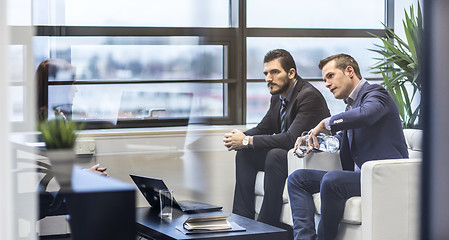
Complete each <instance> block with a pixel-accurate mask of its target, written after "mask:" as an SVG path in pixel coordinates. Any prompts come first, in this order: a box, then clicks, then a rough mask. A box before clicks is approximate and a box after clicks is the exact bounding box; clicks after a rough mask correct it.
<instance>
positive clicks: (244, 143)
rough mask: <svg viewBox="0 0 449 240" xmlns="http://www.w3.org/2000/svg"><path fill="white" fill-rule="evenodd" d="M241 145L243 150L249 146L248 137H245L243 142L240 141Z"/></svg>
mask: <svg viewBox="0 0 449 240" xmlns="http://www.w3.org/2000/svg"><path fill="white" fill-rule="evenodd" d="M242 144H243V146H244V147H245V148H247V147H248V144H249V136H246V137H245V138H244V139H243V140H242Z"/></svg>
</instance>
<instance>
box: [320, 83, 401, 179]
mask: <svg viewBox="0 0 449 240" xmlns="http://www.w3.org/2000/svg"><path fill="white" fill-rule="evenodd" d="M329 125H330V127H331V130H332V131H333V132H337V131H340V130H343V131H342V132H340V134H338V135H336V137H338V138H339V140H340V144H341V146H340V160H341V164H342V167H343V169H344V170H353V169H354V163H356V164H357V166H358V167H360V168H361V167H362V164H363V163H365V162H366V161H370V160H378V159H397V158H408V151H407V145H406V143H405V138H404V133H403V131H402V125H401V120H400V119H399V112H398V108H397V106H396V104H395V102H394V100H393V98H392V97H391V95H390V94H389V93H388V91H387V90H386V89H385V88H384V87H382V86H380V85H379V84H369V83H368V82H366V83H365V84H364V85H363V86H362V89H361V90H360V92H359V94H358V96H357V99H356V100H355V101H354V104H353V107H352V109H350V110H347V111H345V112H343V113H340V114H337V115H334V116H332V117H331V119H330V121H329Z"/></svg>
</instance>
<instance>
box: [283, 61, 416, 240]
mask: <svg viewBox="0 0 449 240" xmlns="http://www.w3.org/2000/svg"><path fill="white" fill-rule="evenodd" d="M319 68H320V69H321V70H322V75H323V79H324V81H325V82H326V87H327V88H329V90H330V91H331V92H332V93H333V94H334V97H335V98H336V99H343V100H344V101H345V103H346V104H347V108H346V111H345V112H343V113H340V114H337V115H333V116H331V117H329V118H326V119H324V120H322V121H321V122H320V123H319V124H318V125H317V126H316V127H315V128H313V129H312V130H310V131H309V134H310V136H311V137H309V149H308V152H310V151H311V150H312V148H313V147H318V146H319V144H318V141H317V138H316V135H317V134H319V133H326V134H330V133H331V132H338V131H340V132H339V133H338V134H337V135H335V136H336V137H337V138H338V139H339V141H340V160H341V164H342V167H343V170H342V171H330V172H324V171H318V170H312V169H299V170H296V171H295V172H294V173H292V174H291V175H290V176H289V177H288V192H289V196H290V205H291V209H292V215H293V227H294V235H295V239H320V240H322V239H335V237H336V235H337V230H338V225H339V223H340V220H341V219H342V217H343V212H344V207H345V203H346V200H347V199H349V198H350V197H353V196H360V169H361V167H362V165H363V163H365V162H367V161H372V160H379V159H399V158H408V151H407V146H406V143H405V139H404V134H403V131H402V126H401V121H400V119H399V112H398V109H397V107H396V104H395V102H394V100H393V98H392V97H391V95H390V94H389V93H388V91H387V90H385V88H383V87H382V86H380V85H378V84H369V83H368V82H367V81H366V80H365V79H363V78H362V76H361V74H360V69H359V66H358V64H357V62H356V61H355V60H354V58H352V57H351V56H349V55H346V54H337V55H333V56H330V57H328V58H326V59H323V60H321V61H320V64H319ZM298 143H299V140H298V142H297V144H298ZM297 144H295V149H296V148H297ZM317 192H320V195H321V220H320V223H319V226H318V233H316V232H315V224H314V209H315V207H314V203H313V199H312V194H314V193H317Z"/></svg>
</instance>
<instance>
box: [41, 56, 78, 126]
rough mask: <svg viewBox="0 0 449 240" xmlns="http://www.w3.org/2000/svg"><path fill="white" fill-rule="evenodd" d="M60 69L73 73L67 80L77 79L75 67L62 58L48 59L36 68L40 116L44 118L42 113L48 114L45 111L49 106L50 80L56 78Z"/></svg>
mask: <svg viewBox="0 0 449 240" xmlns="http://www.w3.org/2000/svg"><path fill="white" fill-rule="evenodd" d="M60 71H69V73H73V75H71V76H69V78H68V79H67V80H73V81H75V75H74V74H75V69H74V67H72V65H70V63H68V62H67V61H65V60H62V59H46V60H44V61H42V62H41V63H40V64H39V66H38V67H37V69H36V74H35V81H36V88H37V110H38V116H39V117H40V118H44V116H42V115H44V114H46V111H45V112H44V110H46V108H47V107H48V106H47V105H48V81H49V79H56V78H57V76H58V72H60ZM45 118H46V116H45Z"/></svg>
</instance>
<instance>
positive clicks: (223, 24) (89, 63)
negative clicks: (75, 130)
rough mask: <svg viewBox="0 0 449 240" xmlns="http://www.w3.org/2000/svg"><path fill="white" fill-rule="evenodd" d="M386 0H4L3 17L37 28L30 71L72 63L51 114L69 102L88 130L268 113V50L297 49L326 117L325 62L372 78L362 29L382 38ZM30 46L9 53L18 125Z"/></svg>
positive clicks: (240, 119)
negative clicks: (348, 59)
mask: <svg viewBox="0 0 449 240" xmlns="http://www.w3.org/2000/svg"><path fill="white" fill-rule="evenodd" d="M391 1H392V0H387V1H385V0H368V1H362V2H361V1H358V0H344V1H340V2H338V1H337V2H336V1H332V0H323V1H306V0H279V1H276V2H273V1H268V0H260V1H259V0H214V1H203V0H167V1H156V2H154V1H146V0H129V1H127V2H126V3H123V2H114V1H112V2H111V1H106V0H98V1H86V0H79V1H67V0H62V1H57V0H43V1H32V2H30V1H27V0H19V1H17V2H18V3H19V2H20V3H21V4H23V6H25V7H26V8H30V9H31V10H30V11H29V12H30V14H29V15H27V16H20V17H18V16H16V15H15V14H14V12H15V11H14V9H16V10H17V9H19V5H17V4H11V5H10V8H11V9H10V10H9V11H8V12H10V13H11V14H10V15H9V16H8V20H9V22H10V24H11V25H13V33H14V31H15V29H16V30H17V32H18V33H20V31H21V26H27V25H33V26H35V27H36V35H35V37H34V39H33V42H32V45H33V47H32V49H33V52H32V54H33V55H34V65H35V66H36V67H37V65H38V64H39V63H40V62H41V61H42V60H44V59H63V60H65V61H67V62H69V63H70V64H71V65H72V66H74V67H75V69H76V71H75V75H76V80H75V81H59V80H52V79H50V80H49V82H48V109H47V110H48V113H49V118H52V117H55V116H57V115H55V114H57V111H56V110H57V109H60V108H64V107H69V108H70V112H71V114H72V116H71V117H72V119H74V120H77V121H85V122H87V126H91V127H93V128H98V127H151V126H174V125H184V124H188V123H205V124H245V123H257V122H258V121H260V119H261V118H262V117H263V115H264V114H265V112H266V110H267V109H268V104H269V98H270V94H269V92H268V90H267V88H266V84H265V82H264V76H263V74H262V69H263V63H262V60H263V56H264V54H265V53H266V52H267V51H269V50H271V49H274V48H284V49H286V50H288V51H290V52H291V53H292V54H293V56H294V58H295V60H296V63H297V67H298V72H299V75H300V76H301V77H303V78H304V79H307V80H308V81H310V82H311V83H312V84H313V85H315V86H316V87H317V88H318V89H319V90H320V91H321V92H322V93H323V95H324V96H325V98H326V100H327V101H328V105H329V108H330V110H331V112H332V113H336V112H339V111H342V110H343V109H344V104H343V103H342V102H341V101H337V100H335V99H334V98H333V96H332V95H331V94H329V92H328V90H327V89H326V88H325V87H324V84H323V83H322V81H321V72H320V70H319V69H318V68H317V63H318V61H319V60H320V59H322V58H324V57H327V56H329V55H332V54H336V53H341V52H344V53H348V54H351V55H353V56H354V57H355V58H356V59H357V60H358V61H359V63H360V66H361V68H362V75H363V76H364V77H365V78H367V79H368V80H370V81H375V80H379V79H380V76H378V75H375V74H372V73H371V72H370V70H369V69H368V67H369V66H370V65H372V64H373V63H374V60H373V57H374V55H373V53H372V52H370V51H369V50H368V49H369V48H373V47H374V45H373V44H374V43H377V40H376V39H375V38H373V37H372V36H371V35H369V34H368V32H371V33H374V34H376V35H382V34H385V33H384V30H383V28H382V25H381V22H386V19H388V18H389V17H391V16H390V15H391V14H389V13H388V11H386V10H387V8H388V6H389V5H390V2H391ZM343 11H345V12H351V13H353V15H349V14H342V12H343ZM20 12H21V13H23V12H26V11H20ZM31 13H32V14H31ZM22 15H23V14H22ZM27 44H29V43H17V44H16V45H13V46H11V50H10V51H11V52H12V54H11V56H15V57H13V58H12V59H11V61H12V62H17V64H11V66H13V68H16V69H12V71H11V79H13V80H12V81H13V84H12V87H11V92H13V93H14V94H13V96H14V99H13V101H12V104H13V106H12V108H11V109H12V116H13V120H14V121H16V122H20V121H26V119H27V118H29V117H30V114H29V113H27V112H24V110H23V107H22V105H23V101H22V102H21V99H23V98H30V97H33V94H29V93H27V92H25V90H24V88H23V86H21V82H23V79H24V78H31V77H32V76H21V75H20V73H21V69H22V68H23V67H24V66H25V65H26V64H27V63H25V62H24V57H23V56H25V55H26V54H25V52H27V51H29V48H28V47H27ZM66 95H69V96H71V97H66ZM98 123H101V124H98Z"/></svg>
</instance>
